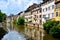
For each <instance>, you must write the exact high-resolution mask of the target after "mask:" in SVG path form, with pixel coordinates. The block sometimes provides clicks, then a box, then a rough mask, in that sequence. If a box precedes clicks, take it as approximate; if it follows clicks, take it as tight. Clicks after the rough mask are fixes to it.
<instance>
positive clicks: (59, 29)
mask: <svg viewBox="0 0 60 40" xmlns="http://www.w3.org/2000/svg"><path fill="white" fill-rule="evenodd" d="M49 34H50V35H52V36H53V37H56V38H59V37H60V25H58V26H53V27H52V28H51V29H50V31H49Z"/></svg>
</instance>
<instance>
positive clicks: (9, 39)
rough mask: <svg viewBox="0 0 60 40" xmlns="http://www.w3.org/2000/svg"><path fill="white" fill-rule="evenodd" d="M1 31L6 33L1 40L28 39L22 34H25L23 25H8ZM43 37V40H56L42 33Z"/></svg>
mask: <svg viewBox="0 0 60 40" xmlns="http://www.w3.org/2000/svg"><path fill="white" fill-rule="evenodd" d="M29 27H30V26H29ZM3 29H4V30H5V31H7V33H6V34H5V35H4V36H3V38H2V39H1V40H27V39H28V37H27V36H26V35H25V34H24V33H25V26H24V25H13V24H10V23H8V24H7V25H5V26H3ZM29 32H30V31H29ZM29 35H30V34H29ZM44 35H45V36H44V37H43V40H56V39H55V38H53V37H52V36H50V35H48V34H47V33H44ZM41 39H42V38H41ZM30 40H32V39H30Z"/></svg>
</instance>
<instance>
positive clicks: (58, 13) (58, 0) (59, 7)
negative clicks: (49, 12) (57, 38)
mask: <svg viewBox="0 0 60 40" xmlns="http://www.w3.org/2000/svg"><path fill="white" fill-rule="evenodd" d="M54 19H55V20H56V21H60V0H55V13H54Z"/></svg>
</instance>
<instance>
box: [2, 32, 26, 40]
mask: <svg viewBox="0 0 60 40" xmlns="http://www.w3.org/2000/svg"><path fill="white" fill-rule="evenodd" d="M2 40H26V38H25V37H24V36H23V35H22V34H19V33H18V32H17V31H10V32H8V33H7V34H6V35H5V36H4V37H3V38H2Z"/></svg>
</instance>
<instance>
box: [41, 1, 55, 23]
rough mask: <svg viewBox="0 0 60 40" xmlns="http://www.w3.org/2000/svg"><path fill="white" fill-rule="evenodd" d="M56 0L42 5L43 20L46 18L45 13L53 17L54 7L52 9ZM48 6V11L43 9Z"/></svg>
mask: <svg viewBox="0 0 60 40" xmlns="http://www.w3.org/2000/svg"><path fill="white" fill-rule="evenodd" d="M54 3H55V1H52V2H50V3H47V4H45V5H42V6H41V8H42V21H43V22H45V21H46V20H45V19H44V18H43V15H46V16H48V14H50V18H49V19H52V18H53V16H52V13H53V14H54V8H53V9H52V5H54ZM48 7H50V10H48ZM46 8H47V11H43V9H46Z"/></svg>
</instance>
